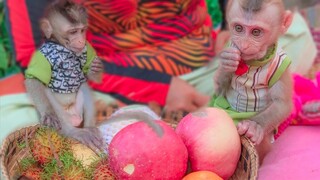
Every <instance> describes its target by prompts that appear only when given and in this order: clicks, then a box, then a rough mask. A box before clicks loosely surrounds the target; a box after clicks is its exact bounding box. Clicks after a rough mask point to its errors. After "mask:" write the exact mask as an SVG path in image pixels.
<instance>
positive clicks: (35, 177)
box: [19, 157, 43, 180]
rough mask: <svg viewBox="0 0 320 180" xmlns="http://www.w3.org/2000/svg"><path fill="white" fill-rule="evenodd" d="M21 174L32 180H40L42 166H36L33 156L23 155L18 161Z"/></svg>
mask: <svg viewBox="0 0 320 180" xmlns="http://www.w3.org/2000/svg"><path fill="white" fill-rule="evenodd" d="M19 168H20V171H21V176H24V177H26V178H28V179H32V180H40V179H41V174H42V172H43V170H42V168H41V167H39V166H38V163H37V161H36V160H35V159H34V158H33V157H25V158H23V159H21V161H20V162H19Z"/></svg>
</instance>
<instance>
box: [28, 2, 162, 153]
mask: <svg viewBox="0 0 320 180" xmlns="http://www.w3.org/2000/svg"><path fill="white" fill-rule="evenodd" d="M40 28H41V30H42V32H43V34H44V35H45V42H44V43H43V44H42V46H41V47H40V48H39V49H38V50H37V51H36V52H35V53H34V54H33V56H32V60H31V62H30V64H29V66H28V69H27V70H26V74H25V76H26V80H25V85H26V90H27V93H28V94H29V95H30V96H31V98H32V100H33V102H34V104H35V107H36V109H37V111H38V112H39V113H40V123H41V124H43V125H46V126H49V127H53V128H55V129H58V130H59V131H60V132H61V133H62V134H64V135H66V136H69V137H72V138H75V139H77V140H79V141H80V142H82V143H84V144H86V145H88V146H89V147H91V148H92V149H94V150H102V149H104V148H105V147H104V144H105V143H104V140H103V139H102V136H101V132H100V131H99V130H98V128H97V127H96V116H95V115H96V114H95V113H96V112H95V108H94V107H95V106H94V98H93V95H92V91H91V89H90V87H89V86H88V84H87V80H88V79H89V80H92V81H96V82H100V81H101V78H102V71H103V64H102V62H101V60H100V59H99V58H98V57H97V56H96V52H95V51H94V49H93V48H92V47H91V45H90V44H89V43H88V42H87V41H86V29H87V13H86V10H85V8H84V7H82V6H81V5H79V4H77V3H74V2H73V1H71V0H56V1H54V2H52V3H51V4H49V5H48V7H47V9H46V10H45V14H44V16H43V18H42V19H41V20H40ZM122 116H123V117H122ZM128 116H130V118H134V117H131V115H123V114H122V115H121V117H119V118H115V119H117V120H119V119H120V120H121V119H128V118H129V117H128ZM137 117H138V118H140V119H141V120H144V121H146V122H147V123H148V124H149V125H151V126H152V127H154V128H155V129H156V130H157V133H158V134H161V129H160V130H159V127H157V124H155V123H154V122H153V119H151V120H150V118H148V116H142V117H141V115H140V116H137Z"/></svg>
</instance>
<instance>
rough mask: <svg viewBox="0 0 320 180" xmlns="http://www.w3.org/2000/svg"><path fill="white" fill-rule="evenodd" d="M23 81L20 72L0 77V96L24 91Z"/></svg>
mask: <svg viewBox="0 0 320 180" xmlns="http://www.w3.org/2000/svg"><path fill="white" fill-rule="evenodd" d="M23 81H24V76H23V74H22V73H19V74H15V75H12V76H8V77H6V78H4V79H0V87H1V88H0V96H4V95H11V94H19V93H25V92H26V89H25V87H24V84H23Z"/></svg>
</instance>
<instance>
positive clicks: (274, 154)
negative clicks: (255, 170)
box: [258, 126, 320, 180]
mask: <svg viewBox="0 0 320 180" xmlns="http://www.w3.org/2000/svg"><path fill="white" fill-rule="evenodd" d="M270 179H277V180H289V179H290V180H301V179H306V180H309V179H310V180H311V179H320V126H289V127H288V128H287V129H286V131H285V132H283V134H282V135H281V136H280V137H279V138H278V139H277V140H276V141H275V143H274V146H273V149H272V151H271V152H270V153H269V154H268V155H267V156H266V157H265V160H264V162H263V164H262V165H261V167H260V169H259V178H258V180H270Z"/></svg>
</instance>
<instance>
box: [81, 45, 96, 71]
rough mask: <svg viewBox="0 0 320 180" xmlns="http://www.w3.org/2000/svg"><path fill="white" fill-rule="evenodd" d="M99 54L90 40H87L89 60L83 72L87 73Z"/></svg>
mask: <svg viewBox="0 0 320 180" xmlns="http://www.w3.org/2000/svg"><path fill="white" fill-rule="evenodd" d="M96 56H97V53H96V51H95V50H94V48H93V47H92V46H91V44H90V43H89V42H87V61H86V63H85V64H84V66H83V72H84V73H85V74H87V73H88V72H89V69H90V65H91V63H92V61H93V60H94V58H95V57H96Z"/></svg>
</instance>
